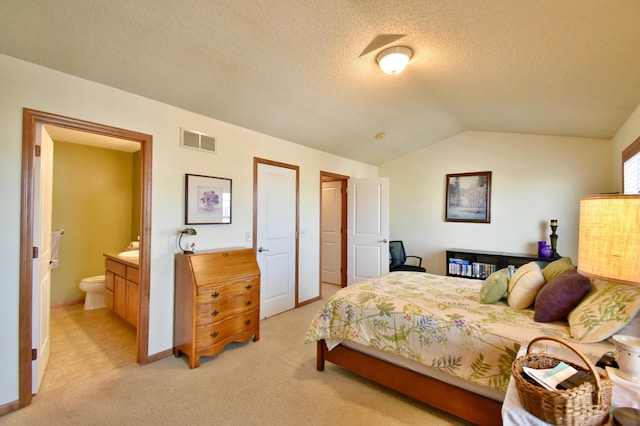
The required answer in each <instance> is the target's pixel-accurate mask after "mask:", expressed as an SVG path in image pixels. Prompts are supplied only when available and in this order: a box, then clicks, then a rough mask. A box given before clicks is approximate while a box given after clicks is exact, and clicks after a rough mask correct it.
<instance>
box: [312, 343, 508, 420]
mask: <svg viewBox="0 0 640 426" xmlns="http://www.w3.org/2000/svg"><path fill="white" fill-rule="evenodd" d="M325 361H330V362H332V363H333V364H335V365H338V366H340V367H343V368H345V369H347V370H349V371H351V372H353V373H356V374H358V375H360V376H362V377H365V378H367V379H369V380H373V381H374V382H376V383H379V384H381V385H384V386H386V387H388V388H391V389H393V390H395V391H398V392H400V393H402V394H404V395H407V396H410V397H412V398H415V399H417V400H418V401H422V402H424V403H425V404H428V405H431V406H433V407H435V408H438V409H440V410H443V411H446V412H448V413H451V414H453V415H455V416H457V417H460V418H462V419H465V420H468V421H470V422H473V423H475V424H478V425H491V426H495V425H501V424H502V415H501V408H502V403H501V402H498V401H494V400H493V399H490V398H486V397H484V396H482V395H478V394H475V393H473V392H470V391H467V390H464V389H461V388H458V387H456V386H453V385H450V384H448V383H445V382H442V381H440V380H436V379H433V378H431V377H428V376H424V375H422V374H420V373H416V372H415V371H411V370H408V369H406V368H403V367H399V366H397V365H394V364H391V363H388V362H385V361H382V360H380V359H377V358H374V357H372V356H370V355H367V354H364V353H362V352H358V351H356V350H354V349H351V348H348V347H346V346H343V345H338V346H336V347H335V348H333V349H332V350H331V351H329V349H328V348H327V345H326V343H325V341H324V340H320V341H318V342H317V358H316V369H317V370H318V371H323V370H324V362H325Z"/></svg>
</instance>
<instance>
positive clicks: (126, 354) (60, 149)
mask: <svg viewBox="0 0 640 426" xmlns="http://www.w3.org/2000/svg"><path fill="white" fill-rule="evenodd" d="M41 134H42V136H43V137H46V136H47V135H48V137H49V138H50V139H51V140H52V147H53V149H52V152H53V155H52V158H53V160H52V161H51V163H52V176H51V178H50V179H49V180H50V181H51V183H52V184H53V185H52V194H51V206H52V208H51V214H50V218H51V227H52V229H53V230H54V231H57V232H56V234H55V235H56V237H57V239H59V244H58V245H57V247H58V256H57V259H58V261H57V262H55V263H54V265H53V266H52V267H51V268H50V273H49V275H50V298H49V299H50V304H48V305H50V309H49V314H50V316H49V324H50V327H49V341H48V349H49V353H50V356H49V360H48V362H47V363H46V370H41V369H36V368H34V374H33V387H32V391H33V393H35V394H40V393H44V392H48V391H52V390H55V389H59V388H61V387H64V386H68V385H69V384H73V383H77V382H78V381H81V380H85V379H87V378H90V377H94V376H97V375H101V374H104V373H106V372H108V371H111V370H113V369H116V368H119V367H122V366H124V365H127V364H130V363H134V362H136V359H137V347H136V329H135V327H134V326H132V325H131V324H129V323H127V322H126V321H124V320H123V319H122V318H121V317H119V316H118V315H116V314H115V313H114V311H113V310H112V309H109V308H106V307H104V306H105V304H104V302H101V306H100V305H98V307H99V308H100V309H94V310H85V309H84V302H83V298H84V297H85V294H84V290H81V289H80V288H79V285H78V283H79V282H80V280H81V279H84V278H87V277H93V276H102V277H103V280H104V274H105V257H104V256H103V253H119V252H121V251H123V250H124V249H125V247H126V246H129V245H131V246H133V245H135V244H137V243H138V240H137V238H138V236H139V235H140V229H139V225H140V208H139V207H140V202H139V200H140V179H139V176H140V144H139V143H137V142H131V141H126V140H122V139H115V138H110V137H109V138H107V137H104V136H98V135H94V134H91V133H86V132H78V131H75V130H69V129H65V128H61V127H56V126H50V125H44V126H42V131H41ZM43 150H44V148H43V149H41V152H42V151H43ZM41 158H42V154H41ZM41 175H42V174H41ZM79 178H81V179H79ZM49 185H51V184H49ZM40 214H43V212H41V213H40ZM36 216H37V213H36ZM43 222H46V221H43ZM40 257H41V258H42V257H43V256H40ZM134 262H135V263H136V264H137V263H138V259H137V257H136V258H135V260H134ZM47 266H48V265H47ZM136 281H138V280H137V279H136ZM101 286H102V290H103V292H104V281H103V282H102V284H101ZM132 288H135V293H136V294H137V293H138V291H137V288H138V286H137V284H136V285H135V287H132ZM35 292H36V290H34V294H35ZM91 297H93V296H91ZM91 297H90V298H89V303H91V300H92V299H91ZM101 299H102V300H104V293H103V294H102V297H101ZM136 312H137V311H136ZM34 314H35V315H37V313H35V312H34ZM43 314H44V313H43ZM35 315H34V321H35ZM136 318H137V315H136ZM34 333H36V331H35V330H34ZM34 337H35V336H34ZM41 353H42V352H41ZM36 362H39V361H36ZM43 363H44V362H43ZM36 371H38V373H36Z"/></svg>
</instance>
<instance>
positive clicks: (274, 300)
mask: <svg viewBox="0 0 640 426" xmlns="http://www.w3.org/2000/svg"><path fill="white" fill-rule="evenodd" d="M257 186H258V188H257V191H258V197H257V206H256V209H257V220H256V222H257V230H256V247H257V248H258V249H257V253H256V255H257V260H258V266H259V267H260V317H261V318H267V317H270V316H273V315H276V314H279V313H281V312H284V311H287V310H289V309H293V308H295V291H296V287H295V286H296V265H297V259H296V238H297V236H296V229H297V223H298V218H297V208H296V206H297V199H296V198H297V191H296V188H297V172H296V170H294V169H290V168H285V167H277V166H273V165H269V164H263V163H259V164H258V183H257Z"/></svg>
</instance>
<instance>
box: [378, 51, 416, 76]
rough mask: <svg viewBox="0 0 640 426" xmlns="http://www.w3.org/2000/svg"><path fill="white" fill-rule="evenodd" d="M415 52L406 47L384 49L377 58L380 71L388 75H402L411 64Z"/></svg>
mask: <svg viewBox="0 0 640 426" xmlns="http://www.w3.org/2000/svg"><path fill="white" fill-rule="evenodd" d="M412 55H413V52H412V51H411V49H409V48H408V47H405V46H394V47H390V48H388V49H384V50H383V51H382V52H380V53H378V56H376V61H377V62H378V65H379V66H380V69H381V70H382V71H383V72H385V73H387V74H391V75H394V74H400V73H401V72H402V70H404V69H405V68H406V66H407V64H408V63H409V59H411V56H412Z"/></svg>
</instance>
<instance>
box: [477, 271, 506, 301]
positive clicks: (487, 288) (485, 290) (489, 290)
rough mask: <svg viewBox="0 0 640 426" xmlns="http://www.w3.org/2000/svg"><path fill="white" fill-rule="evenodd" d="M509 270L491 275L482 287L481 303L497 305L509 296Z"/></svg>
mask: <svg viewBox="0 0 640 426" xmlns="http://www.w3.org/2000/svg"><path fill="white" fill-rule="evenodd" d="M508 285H509V270H508V269H507V268H504V269H500V270H498V271H496V272H494V273H493V274H491V275H489V277H487V279H486V280H485V281H484V283H482V287H480V303H496V302H497V301H498V300H500V299H502V298H503V297H504V296H506V295H507V286H508Z"/></svg>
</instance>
